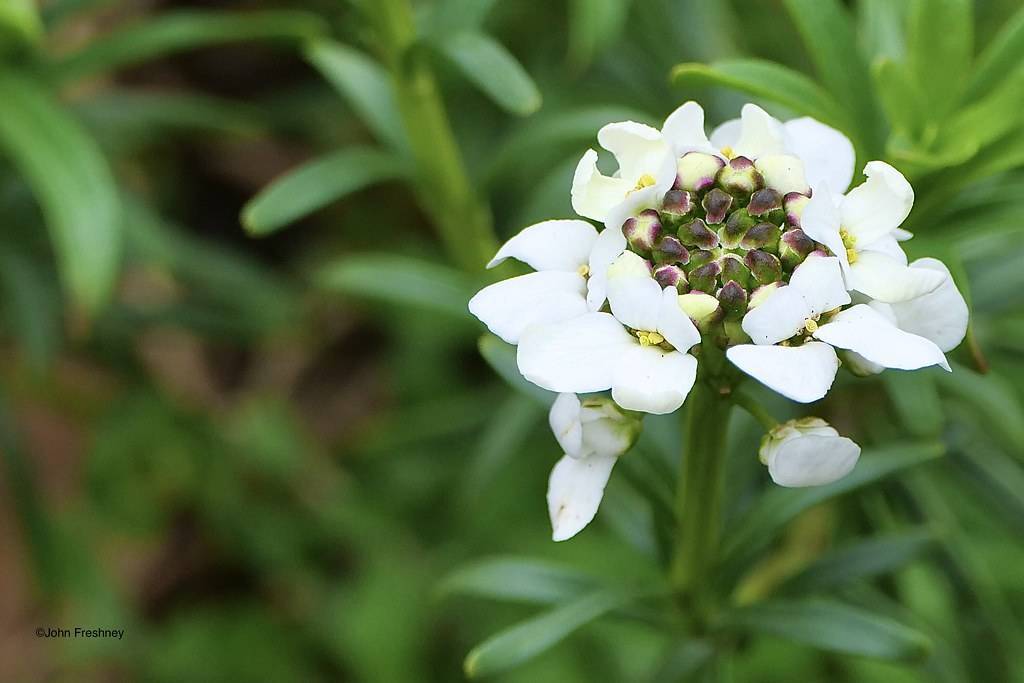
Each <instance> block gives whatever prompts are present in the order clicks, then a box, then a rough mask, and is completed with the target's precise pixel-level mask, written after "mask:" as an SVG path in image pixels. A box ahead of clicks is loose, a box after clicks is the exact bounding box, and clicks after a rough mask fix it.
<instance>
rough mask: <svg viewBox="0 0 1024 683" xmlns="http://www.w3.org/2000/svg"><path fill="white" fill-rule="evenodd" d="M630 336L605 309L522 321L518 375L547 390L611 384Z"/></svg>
mask: <svg viewBox="0 0 1024 683" xmlns="http://www.w3.org/2000/svg"><path fill="white" fill-rule="evenodd" d="M635 344H636V339H635V338H634V337H633V335H631V334H630V333H629V332H627V331H626V330H625V328H623V327H622V325H621V324H620V323H619V321H617V320H616V319H615V318H613V317H612V316H611V314H610V313H585V314H583V315H581V316H579V317H577V318H573V319H572V320H567V321H565V322H561V323H553V324H550V325H533V326H531V327H528V328H527V329H526V331H525V332H524V333H523V335H522V337H520V339H519V350H518V353H517V355H516V360H517V362H518V364H519V372H520V373H522V375H523V377H525V378H526V379H528V380H529V381H531V382H533V383H534V384H536V385H537V386H539V387H542V388H544V389H547V390H548V391H559V392H570V391H571V392H574V393H578V394H586V393H591V392H595V391H604V390H605V389H610V388H611V386H612V374H613V372H614V369H615V367H616V366H617V365H618V363H619V358H620V357H621V356H622V354H623V352H625V350H626V349H627V348H629V347H631V346H634V345H635Z"/></svg>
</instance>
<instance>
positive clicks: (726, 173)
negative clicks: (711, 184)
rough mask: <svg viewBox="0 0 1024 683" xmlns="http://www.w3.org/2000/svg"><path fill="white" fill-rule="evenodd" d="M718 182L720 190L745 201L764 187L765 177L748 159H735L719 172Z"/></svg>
mask: <svg viewBox="0 0 1024 683" xmlns="http://www.w3.org/2000/svg"><path fill="white" fill-rule="evenodd" d="M716 181H717V183H718V186H719V187H720V188H722V189H723V190H725V191H726V192H728V193H729V194H731V195H732V196H733V197H736V198H737V199H742V200H744V201H746V200H747V199H748V198H749V197H750V195H751V194H752V193H754V192H757V191H758V190H760V189H761V188H762V187H764V177H763V176H762V175H761V172H760V171H758V170H757V169H756V168H754V162H753V161H751V160H750V159H748V158H747V157H733V158H732V159H731V160H730V161H729V163H728V164H726V165H725V166H723V167H722V169H721V170H720V171H719V172H718V178H717V179H716Z"/></svg>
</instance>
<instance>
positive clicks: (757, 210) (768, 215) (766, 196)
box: [747, 187, 783, 223]
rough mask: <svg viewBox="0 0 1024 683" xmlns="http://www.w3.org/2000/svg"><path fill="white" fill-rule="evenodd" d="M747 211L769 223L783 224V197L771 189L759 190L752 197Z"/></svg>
mask: <svg viewBox="0 0 1024 683" xmlns="http://www.w3.org/2000/svg"><path fill="white" fill-rule="evenodd" d="M747 211H749V212H750V215H751V216H757V217H758V218H760V219H761V220H763V221H766V222H768V223H781V222H782V219H783V213H782V195H780V194H779V193H778V192H776V191H775V190H773V189H771V188H770V187H766V188H764V189H763V190H758V191H757V192H755V193H754V194H752V195H751V196H750V203H749V204H747Z"/></svg>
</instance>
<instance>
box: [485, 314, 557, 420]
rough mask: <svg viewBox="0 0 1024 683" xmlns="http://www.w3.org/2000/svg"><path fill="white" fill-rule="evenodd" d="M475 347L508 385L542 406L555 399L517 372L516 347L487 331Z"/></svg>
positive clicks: (551, 394) (548, 404)
mask: <svg viewBox="0 0 1024 683" xmlns="http://www.w3.org/2000/svg"><path fill="white" fill-rule="evenodd" d="M477 348H478V349H479V350H480V355H481V356H483V357H484V360H485V361H487V364H488V365H490V366H491V367H492V368H493V369H494V371H495V372H496V373H498V376H499V377H501V378H502V379H503V380H505V382H506V383H507V384H508V385H509V386H510V387H512V388H513V389H515V390H517V391H519V392H520V393H522V394H523V395H524V396H529V397H530V398H532V399H533V400H535V401H537V402H538V403H540V404H541V405H544V406H550V405H551V403H552V402H553V401H554V400H555V395H554V394H553V393H551V392H550V391H545V390H543V389H541V388H540V387H538V386H537V385H536V384H533V383H532V382H528V381H527V380H526V378H524V377H523V376H522V375H521V374H520V373H519V366H518V365H517V364H516V347H514V346H512V345H511V344H506V343H505V342H504V341H502V340H501V339H499V338H498V337H496V336H494V335H493V334H491V333H489V332H488V333H485V334H483V335H481V337H480V340H479V341H478V342H477Z"/></svg>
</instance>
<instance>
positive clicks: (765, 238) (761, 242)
mask: <svg viewBox="0 0 1024 683" xmlns="http://www.w3.org/2000/svg"><path fill="white" fill-rule="evenodd" d="M780 232H782V229H781V228H779V226H777V225H774V224H772V223H758V224H757V225H755V226H754V227H752V228H751V229H750V230H747V234H746V235H744V236H743V241H742V242H740V244H741V245H742V246H743V248H744V249H762V250H764V251H767V252H775V251H777V250H778V248H779V233H780Z"/></svg>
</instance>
